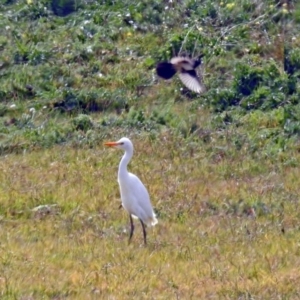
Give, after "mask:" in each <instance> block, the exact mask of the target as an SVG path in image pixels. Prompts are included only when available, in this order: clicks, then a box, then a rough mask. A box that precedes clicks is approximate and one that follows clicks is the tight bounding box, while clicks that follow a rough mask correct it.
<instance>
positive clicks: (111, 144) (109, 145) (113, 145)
mask: <svg viewBox="0 0 300 300" xmlns="http://www.w3.org/2000/svg"><path fill="white" fill-rule="evenodd" d="M104 145H105V146H108V147H115V146H118V145H119V144H118V143H117V142H106V143H104Z"/></svg>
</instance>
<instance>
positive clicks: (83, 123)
mask: <svg viewBox="0 0 300 300" xmlns="http://www.w3.org/2000/svg"><path fill="white" fill-rule="evenodd" d="M72 123H73V125H74V126H75V129H76V130H82V131H84V132H86V131H88V130H89V129H91V128H93V126H94V124H93V122H92V120H91V117H90V116H88V115H84V114H80V115H78V116H77V117H75V118H73V120H72Z"/></svg>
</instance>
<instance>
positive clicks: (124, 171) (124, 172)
mask: <svg viewBox="0 0 300 300" xmlns="http://www.w3.org/2000/svg"><path fill="white" fill-rule="evenodd" d="M132 155H133V150H131V149H130V150H126V152H125V154H124V155H123V157H122V159H121V162H120V165H119V173H118V177H119V178H124V176H125V177H126V176H127V175H128V171H127V165H128V163H129V161H130V160H131V157H132Z"/></svg>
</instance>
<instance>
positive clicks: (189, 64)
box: [156, 55, 205, 94]
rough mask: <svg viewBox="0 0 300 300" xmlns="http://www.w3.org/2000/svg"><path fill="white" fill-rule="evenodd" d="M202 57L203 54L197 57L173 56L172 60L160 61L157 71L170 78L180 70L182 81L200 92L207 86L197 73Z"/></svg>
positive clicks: (163, 76)
mask: <svg viewBox="0 0 300 300" xmlns="http://www.w3.org/2000/svg"><path fill="white" fill-rule="evenodd" d="M202 57H203V55H200V56H199V57H198V58H197V59H192V58H188V57H182V56H178V57H173V58H172V59H171V61H170V62H160V63H158V65H157V66H156V73H157V75H158V76H159V77H161V78H163V79H170V78H172V77H173V76H174V75H175V74H176V72H178V76H179V78H180V80H181V81H182V83H183V84H184V85H185V86H186V87H187V88H188V89H190V90H191V91H193V92H196V93H199V94H200V93H202V92H204V91H205V87H204V85H203V83H202V82H201V80H200V78H199V77H198V75H197V72H196V68H197V67H199V66H200V64H201V58H202Z"/></svg>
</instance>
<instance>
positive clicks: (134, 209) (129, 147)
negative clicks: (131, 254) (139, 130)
mask: <svg viewBox="0 0 300 300" xmlns="http://www.w3.org/2000/svg"><path fill="white" fill-rule="evenodd" d="M105 145H106V146H109V147H116V148H119V149H123V150H125V154H124V155H123V157H122V159H121V162H120V165H119V171H118V182H119V186H120V192H121V200H122V205H123V207H124V208H125V209H126V211H127V212H128V213H129V215H130V224H131V232H130V237H129V242H130V240H131V237H132V235H133V230H134V226H133V222H132V217H134V218H138V219H139V220H140V221H141V224H142V226H143V233H144V242H145V244H146V230H145V227H144V224H146V225H147V226H154V225H155V224H156V223H157V219H156V216H155V213H154V211H153V209H152V205H151V202H150V197H149V194H148V191H147V189H146V188H145V186H144V184H143V183H142V182H141V180H140V179H139V178H138V177H137V176H136V175H134V174H132V173H130V172H128V170H127V165H128V163H129V161H130V160H131V158H132V155H133V144H132V142H131V141H130V140H129V139H128V138H125V137H123V138H121V139H120V140H119V141H117V142H107V143H105Z"/></svg>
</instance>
